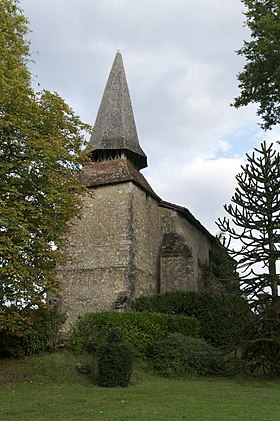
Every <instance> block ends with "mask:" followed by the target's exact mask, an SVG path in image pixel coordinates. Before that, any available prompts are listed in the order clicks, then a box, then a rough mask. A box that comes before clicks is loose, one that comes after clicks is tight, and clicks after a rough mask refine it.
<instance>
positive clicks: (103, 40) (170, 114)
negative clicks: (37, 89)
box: [21, 0, 280, 230]
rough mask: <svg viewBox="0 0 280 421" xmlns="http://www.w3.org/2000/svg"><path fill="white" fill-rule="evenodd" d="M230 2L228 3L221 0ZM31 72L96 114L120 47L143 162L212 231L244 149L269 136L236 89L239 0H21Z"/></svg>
mask: <svg viewBox="0 0 280 421" xmlns="http://www.w3.org/2000/svg"><path fill="white" fill-rule="evenodd" d="M225 3H226V4H225ZM21 4H22V7H23V8H24V9H25V12H26V14H27V16H28V17H29V18H30V21H31V28H32V29H33V35H32V50H33V51H37V50H38V51H40V55H39V56H38V57H37V58H36V56H35V60H36V62H37V63H36V64H35V65H32V71H33V72H34V73H35V74H38V80H39V82H40V83H41V85H42V87H43V88H46V89H50V90H52V91H57V92H58V93H59V94H61V96H62V97H63V98H65V99H66V101H67V102H68V103H69V104H70V105H71V107H72V108H73V109H74V110H75V111H76V112H77V113H78V114H79V115H80V116H81V118H82V119H83V120H84V121H86V122H89V123H91V124H93V123H94V120H95V116H96V113H97V110H98V106H99V103H100V100H101V96H102V92H103V89H104V87H105V83H106V80H107V77H108V74H109V71H110V67H111V64H112V62H113V58H114V55H115V53H116V51H117V49H120V50H121V52H122V53H123V59H124V64H125V67H126V72H127V79H128V84H129V88H130V92H131V97H132V103H133V106H134V112H135V118H136V124H137V128H138V133H139V139H140V143H141V145H142V147H143V149H144V150H145V152H146V153H147V155H148V160H149V168H148V170H146V171H145V174H146V175H147V177H148V179H149V181H150V182H151V185H152V186H153V188H154V189H155V190H156V191H157V192H158V194H159V195H161V196H162V197H163V199H166V200H169V201H173V202H175V203H178V204H181V205H183V206H186V207H188V208H189V209H190V210H191V212H193V213H194V215H195V216H196V217H197V218H198V219H200V220H201V222H203V223H204V224H205V225H206V227H207V228H208V229H210V230H213V229H214V225H213V224H214V221H215V220H216V219H217V217H218V216H219V215H220V213H221V212H222V205H223V203H226V202H228V201H229V200H230V197H231V195H232V193H233V190H234V176H235V174H236V173H237V172H238V168H239V165H240V163H241V162H242V156H244V154H245V152H247V151H249V150H251V149H252V148H253V147H255V146H256V145H258V143H259V142H260V141H261V140H263V138H267V139H271V140H274V141H275V140H278V139H280V131H279V129H276V130H274V131H271V132H269V133H263V132H262V131H261V130H260V129H259V126H258V125H257V122H258V121H259V120H258V119H257V118H256V107H254V106H249V107H246V108H242V109H239V110H236V109H234V108H233V107H230V103H231V102H232V101H233V98H234V97H235V96H237V95H238V84H237V81H236V74H237V73H238V72H239V71H241V70H242V67H243V61H242V59H241V58H240V57H239V56H237V55H236V54H235V50H237V49H238V48H240V47H241V46H242V43H243V39H244V38H245V39H246V38H248V32H247V31H246V28H244V26H243V21H244V17H243V16H242V9H243V4H242V2H241V1H240V0H237V1H236V0H227V1H226V2H225V0H196V1H192V2H191V1H185V0H172V1H171V0H142V1H138V2H136V1H132V0H95V1H92V0H80V1H79V2H77V1H76V0H48V1H38V0H23V1H22V2H21Z"/></svg>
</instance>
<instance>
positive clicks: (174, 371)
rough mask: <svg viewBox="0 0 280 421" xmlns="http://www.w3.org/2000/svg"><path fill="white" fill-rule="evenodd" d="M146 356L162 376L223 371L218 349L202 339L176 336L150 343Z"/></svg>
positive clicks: (212, 373)
mask: <svg viewBox="0 0 280 421" xmlns="http://www.w3.org/2000/svg"><path fill="white" fill-rule="evenodd" d="M147 356H148V360H149V362H150V364H151V366H152V367H153V368H154V369H155V370H156V371H158V372H159V373H160V374H161V375H162V376H171V377H183V376H187V375H202V376H206V375H218V374H222V372H223V371H224V360H223V357H222V354H221V353H220V352H219V351H218V350H217V349H215V348H214V347H212V346H211V345H209V344H207V342H205V341H204V340H203V339H199V338H191V337H188V336H184V335H181V334H176V333H175V334H172V335H169V336H168V337H166V338H164V339H162V340H160V341H156V342H154V343H153V344H151V345H150V347H149V348H148V351H147Z"/></svg>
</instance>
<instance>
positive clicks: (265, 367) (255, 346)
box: [238, 304, 280, 377]
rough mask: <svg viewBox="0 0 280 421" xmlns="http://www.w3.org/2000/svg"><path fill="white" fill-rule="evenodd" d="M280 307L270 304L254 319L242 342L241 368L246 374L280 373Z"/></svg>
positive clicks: (269, 374) (272, 374)
mask: <svg viewBox="0 0 280 421" xmlns="http://www.w3.org/2000/svg"><path fill="white" fill-rule="evenodd" d="M278 315H279V309H278V308H277V309H276V313H275V308H274V306H273V305H271V304H268V305H267V307H266V308H265V309H263V310H262V311H261V312H260V313H259V314H257V315H256V317H255V318H254V320H253V321H252V323H251V325H250V328H249V329H248V332H247V335H246V336H245V338H243V340H242V341H241V343H240V346H239V349H240V360H239V361H238V362H239V364H241V368H242V369H243V371H245V372H246V374H256V373H259V372H261V373H263V374H265V375H268V376H270V377H273V376H279V375H280V322H279V318H278V317H279V316H278Z"/></svg>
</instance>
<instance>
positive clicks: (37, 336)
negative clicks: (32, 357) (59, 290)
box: [0, 307, 65, 358]
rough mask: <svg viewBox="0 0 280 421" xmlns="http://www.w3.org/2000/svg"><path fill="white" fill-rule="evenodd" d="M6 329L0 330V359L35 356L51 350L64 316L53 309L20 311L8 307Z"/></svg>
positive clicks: (25, 309) (26, 309)
mask: <svg viewBox="0 0 280 421" xmlns="http://www.w3.org/2000/svg"><path fill="white" fill-rule="evenodd" d="M5 318H6V323H7V325H8V326H9V328H7V329H1V330H0V344H1V345H0V358H4V357H19V356H22V355H29V354H35V353H38V352H40V351H44V350H46V349H47V348H50V347H51V348H52V347H53V344H54V341H55V339H56V335H57V332H58V328H59V326H60V325H61V324H62V323H63V322H64V321H65V317H64V315H62V314H61V313H59V312H58V311H57V310H55V309H51V308H43V307H42V308H38V309H28V308H24V309H22V310H18V309H16V310H15V309H13V308H12V307H10V308H9V309H8V310H7V312H6V314H5Z"/></svg>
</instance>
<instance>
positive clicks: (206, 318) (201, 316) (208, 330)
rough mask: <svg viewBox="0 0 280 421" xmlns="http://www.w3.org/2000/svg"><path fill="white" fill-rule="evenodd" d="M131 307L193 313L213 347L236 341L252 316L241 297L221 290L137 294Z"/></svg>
mask: <svg viewBox="0 0 280 421" xmlns="http://www.w3.org/2000/svg"><path fill="white" fill-rule="evenodd" d="M132 309H133V310H135V311H145V312H146V311H150V312H158V313H167V314H177V315H179V314H180V315H183V314H184V315H187V316H193V317H195V318H196V319H197V320H199V322H200V328H201V337H202V338H204V339H205V340H206V341H207V342H208V343H210V344H212V345H214V346H216V347H220V346H225V345H226V346H228V345H233V344H234V343H235V342H236V341H238V340H239V339H240V337H242V336H243V335H244V332H246V327H247V326H248V323H249V321H250V319H251V317H252V313H251V312H250V310H249V306H248V304H247V301H246V300H245V299H244V298H243V297H241V296H239V295H236V294H230V293H221V292H202V291H199V292H196V291H184V292H183V291H182V292H181V291H178V292H169V293H164V294H156V295H153V296H150V297H140V298H137V299H136V300H135V301H134V302H133V303H132Z"/></svg>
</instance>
